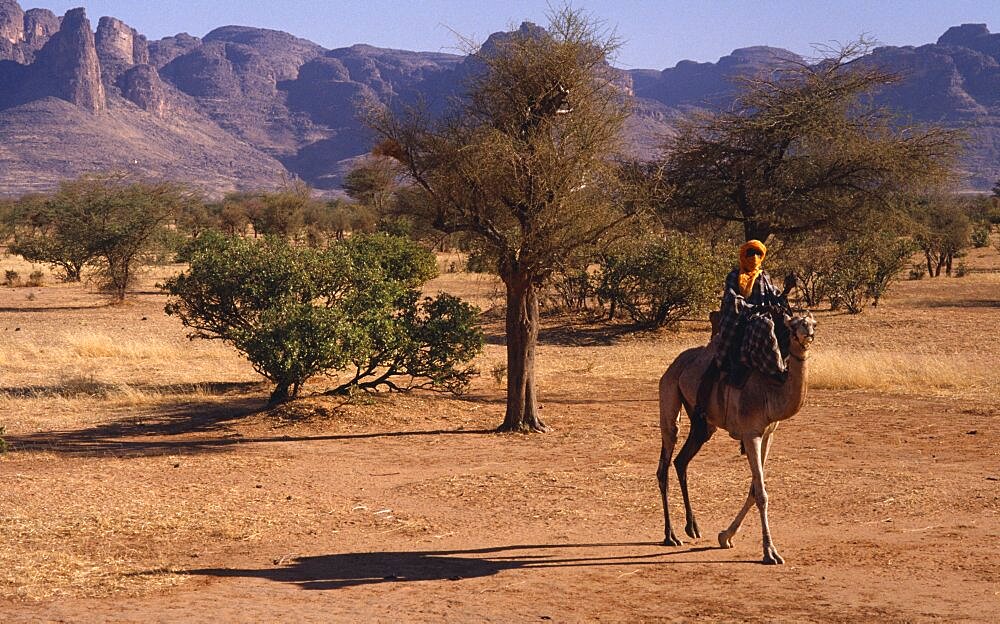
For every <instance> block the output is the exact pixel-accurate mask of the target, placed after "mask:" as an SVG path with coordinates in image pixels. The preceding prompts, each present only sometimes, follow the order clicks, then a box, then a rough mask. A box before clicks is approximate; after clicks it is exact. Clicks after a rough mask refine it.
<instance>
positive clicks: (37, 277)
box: [24, 269, 45, 288]
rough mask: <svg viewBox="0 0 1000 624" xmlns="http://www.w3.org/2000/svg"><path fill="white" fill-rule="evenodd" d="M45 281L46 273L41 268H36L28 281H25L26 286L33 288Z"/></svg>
mask: <svg viewBox="0 0 1000 624" xmlns="http://www.w3.org/2000/svg"><path fill="white" fill-rule="evenodd" d="M44 283H45V273H44V272H42V271H41V270H39V269H35V270H34V271H32V272H31V273H29V274H28V281H26V282H25V283H24V285H25V286H30V287H32V288H35V287H38V286H41V285H42V284H44Z"/></svg>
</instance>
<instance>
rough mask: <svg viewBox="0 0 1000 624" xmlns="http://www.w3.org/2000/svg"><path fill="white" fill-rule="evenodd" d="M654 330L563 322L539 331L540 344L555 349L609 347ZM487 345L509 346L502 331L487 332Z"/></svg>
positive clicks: (635, 326)
mask: <svg viewBox="0 0 1000 624" xmlns="http://www.w3.org/2000/svg"><path fill="white" fill-rule="evenodd" d="M655 331H656V330H652V329H649V328H646V327H643V326H639V325H607V324H598V323H588V322H584V321H579V322H577V321H561V322H559V323H558V324H554V323H551V322H550V323H544V324H543V326H542V327H541V328H540V329H539V331H538V344H540V345H550V346H555V347H607V346H612V345H614V344H617V343H618V342H619V341H620V340H622V339H623V338H626V337H631V336H642V335H647V334H653V333H655ZM484 339H485V341H486V343H487V344H491V345H504V344H507V337H506V335H505V334H503V333H502V332H501V331H492V332H487V333H486V335H485V336H484Z"/></svg>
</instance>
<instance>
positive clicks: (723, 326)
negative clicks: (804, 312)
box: [714, 280, 788, 375]
mask: <svg viewBox="0 0 1000 624" xmlns="http://www.w3.org/2000/svg"><path fill="white" fill-rule="evenodd" d="M728 282H729V280H727V285H728ZM767 284H768V285H769V284H770V283H769V282H768V283H767ZM719 311H720V318H719V333H718V334H716V336H715V339H714V346H715V360H716V364H717V365H718V366H719V368H721V369H722V370H724V371H730V372H731V371H734V370H735V369H736V368H738V367H740V366H748V367H750V368H754V369H757V370H759V371H760V372H762V373H764V374H767V375H777V374H780V373H782V372H784V371H785V370H787V368H788V367H787V362H786V359H787V355H783V352H784V353H785V354H787V344H786V345H785V349H782V348H781V344H780V343H779V336H778V333H776V332H775V325H774V320H773V319H772V318H771V314H770V312H769V311H767V310H766V309H764V308H763V307H762V306H761V305H754V304H751V303H749V302H748V301H747V300H746V299H745V298H744V297H742V296H740V295H739V294H737V292H736V291H735V290H733V289H732V288H727V289H726V293H725V295H724V297H723V299H722V308H721V309H720V310H719ZM782 329H783V326H782Z"/></svg>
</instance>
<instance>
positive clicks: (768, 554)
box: [763, 548, 785, 565]
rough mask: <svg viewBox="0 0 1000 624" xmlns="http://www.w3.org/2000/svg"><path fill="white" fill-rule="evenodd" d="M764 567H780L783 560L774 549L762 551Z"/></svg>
mask: <svg viewBox="0 0 1000 624" xmlns="http://www.w3.org/2000/svg"><path fill="white" fill-rule="evenodd" d="M763 563H764V565H782V564H783V563H785V560H784V559H782V558H781V555H779V554H778V551H777V550H775V549H774V548H768V549H767V550H765V551H764V562H763Z"/></svg>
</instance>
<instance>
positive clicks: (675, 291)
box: [594, 234, 729, 327]
mask: <svg viewBox="0 0 1000 624" xmlns="http://www.w3.org/2000/svg"><path fill="white" fill-rule="evenodd" d="M599 263H600V268H599V269H598V272H597V275H596V276H595V277H594V281H595V282H596V288H595V291H596V294H597V297H598V298H599V300H600V301H601V302H602V303H603V304H604V305H605V306H607V308H608V314H609V318H611V319H613V318H614V317H615V315H616V314H617V313H619V312H621V313H624V314H625V315H626V316H628V318H629V319H631V320H632V321H633V322H635V323H638V324H639V325H642V326H645V327H663V326H666V325H671V324H674V323H677V322H678V321H680V320H681V319H682V318H684V317H690V316H691V315H694V314H696V313H698V312H703V311H705V310H706V309H708V308H709V307H711V306H712V305H713V304H715V306H716V307H717V306H718V289H719V284H720V283H722V281H723V279H724V278H725V275H726V272H727V271H728V270H729V267H728V266H727V264H726V263H725V262H723V261H721V260H720V258H719V257H718V256H716V255H714V254H713V253H712V252H711V250H710V249H709V248H708V247H707V245H705V244H703V243H701V242H700V241H698V240H697V239H693V238H691V237H686V236H682V235H677V234H672V235H668V236H665V237H662V238H660V237H654V238H650V239H647V240H641V241H638V242H631V241H630V242H629V243H623V244H621V245H619V246H618V248H617V249H613V250H610V251H609V252H607V253H604V254H602V255H601V258H600V261H599Z"/></svg>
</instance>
